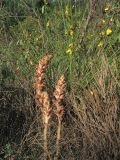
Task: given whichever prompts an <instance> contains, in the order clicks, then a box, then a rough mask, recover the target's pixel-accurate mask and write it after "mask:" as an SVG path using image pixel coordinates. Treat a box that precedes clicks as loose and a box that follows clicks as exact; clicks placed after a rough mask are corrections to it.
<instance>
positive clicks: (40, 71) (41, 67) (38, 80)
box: [35, 55, 52, 94]
mask: <svg viewBox="0 0 120 160" xmlns="http://www.w3.org/2000/svg"><path fill="white" fill-rule="evenodd" d="M51 58H52V55H46V56H44V57H43V58H42V59H41V60H40V61H39V64H38V66H37V69H36V75H35V89H36V94H39V93H40V92H41V91H42V90H43V87H44V77H45V76H44V75H45V71H46V69H47V66H48V63H49V62H50V60H51Z"/></svg>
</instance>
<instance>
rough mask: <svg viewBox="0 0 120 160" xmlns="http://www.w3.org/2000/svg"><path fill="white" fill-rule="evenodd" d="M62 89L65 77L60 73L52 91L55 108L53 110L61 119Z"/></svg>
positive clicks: (63, 89)
mask: <svg viewBox="0 0 120 160" xmlns="http://www.w3.org/2000/svg"><path fill="white" fill-rule="evenodd" d="M64 91H65V77H64V75H62V76H61V77H60V79H59V80H58V82H57V84H56V86H55V91H54V93H53V95H54V100H53V104H54V105H55V106H56V110H55V111H54V112H55V114H56V115H57V116H58V117H59V118H60V119H62V117H63V114H64V106H63V105H62V100H63V98H64Z"/></svg>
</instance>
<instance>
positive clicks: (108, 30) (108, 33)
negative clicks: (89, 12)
mask: <svg viewBox="0 0 120 160" xmlns="http://www.w3.org/2000/svg"><path fill="white" fill-rule="evenodd" d="M111 33H112V30H111V29H110V28H108V29H107V30H106V35H107V36H108V35H110V34H111Z"/></svg>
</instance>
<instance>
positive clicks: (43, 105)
mask: <svg viewBox="0 0 120 160" xmlns="http://www.w3.org/2000/svg"><path fill="white" fill-rule="evenodd" d="M51 58H52V56H51V55H47V56H44V57H43V58H42V59H41V60H40V61H39V64H38V66H37V69H36V75H35V90H36V95H35V100H36V103H37V105H38V106H39V107H40V109H41V112H42V119H43V125H44V151H45V152H44V159H45V160H47V158H48V156H49V152H48V137H47V135H48V124H49V119H50V117H51V111H52V108H51V106H50V98H49V95H48V93H47V92H46V91H44V85H45V84H44V83H45V80H44V77H45V71H46V69H47V66H48V63H49V62H50V60H51Z"/></svg>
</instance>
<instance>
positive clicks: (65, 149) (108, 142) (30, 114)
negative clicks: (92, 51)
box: [0, 56, 120, 160]
mask: <svg viewBox="0 0 120 160" xmlns="http://www.w3.org/2000/svg"><path fill="white" fill-rule="evenodd" d="M75 83H76V82H75ZM62 84H63V83H62ZM118 84H119V83H118V81H117V77H116V75H115V74H114V72H112V68H110V66H109V63H108V61H107V59H106V58H105V56H103V57H102V63H101V67H100V69H99V71H98V72H97V73H96V75H95V76H94V82H93V83H91V84H90V85H89V87H88V88H86V89H84V90H82V91H81V93H80V92H78V91H77V88H76V87H73V88H72V90H71V92H67V91H66V96H65V100H64V111H65V113H64V116H63V120H62V124H63V125H62V126H61V127H60V132H62V136H61V137H60V138H58V139H59V140H58V146H59V147H58V148H59V149H58V151H59V152H58V153H59V159H60V160H65V159H70V160H79V159H80V160H118V159H119V158H120V120H119V116H118V112H119V98H118V94H117V91H116V90H117V87H118ZM63 88H64V87H63ZM42 92H43V91H42ZM43 93H46V92H45V91H44V92H43ZM62 93H63V92H62ZM32 94H33V93H30V94H29V93H28V94H26V95H25V100H24V102H23V103H22V104H21V102H22V101H21V100H20V101H16V100H17V99H16V98H15V97H14V98H13V100H14V101H16V105H15V104H13V103H11V104H12V105H11V107H10V110H12V108H13V109H14V110H15V111H17V112H18V113H19V112H20V111H22V113H23V114H24V117H25V122H23V121H18V123H19V124H23V126H22V128H21V130H22V134H21V135H22V136H19V137H20V139H19V143H17V141H16V140H15V141H14V140H13V139H11V141H9V140H10V137H11V136H13V134H14V133H16V130H15V129H14V130H12V127H13V126H12V125H9V131H12V133H13V134H12V135H11V134H9V136H8V137H7V138H9V139H8V140H7V139H6V137H5V136H3V134H1V137H2V141H1V148H2V147H3V146H4V144H6V143H8V142H10V143H11V146H12V149H13V153H12V155H11V157H15V158H14V159H17V160H26V159H31V160H32V159H33V160H38V159H41V160H42V159H44V158H45V157H44V148H45V146H44V145H43V140H44V141H46V140H45V139H44V137H43V130H44V125H43V124H44V123H43V121H42V116H43V114H40V113H39V112H38V109H39V108H36V106H35V102H34V101H33V98H34V94H33V97H31V95H32ZM16 96H17V94H16ZM21 96H22V95H20V96H19V95H18V96H17V98H18V99H20V97H21ZM61 98H63V97H61ZM3 99H6V101H5V100H3ZM10 99H11V98H10ZM10 99H9V95H8V94H7V97H5V95H4V96H2V97H1V104H2V105H4V108H6V110H7V108H8V105H5V102H7V101H8V100H10ZM17 102H18V103H17ZM58 109H59V108H58ZM2 113H3V109H1V115H2ZM5 113H6V114H7V115H6V116H8V117H10V116H11V115H10V113H9V112H5ZM62 113H63V110H62ZM1 115H0V116H1ZM1 118H2V116H1ZM17 120H18V119H17V118H16V121H17ZM7 123H8V121H7V122H4V123H1V127H3V126H7V125H8V124H7ZM11 123H13V121H12V122H11ZM60 123H61V121H60ZM17 125H18V124H17ZM56 128H59V127H58V124H57V121H56V116H55V115H52V121H50V125H49V128H48V132H47V135H48V137H49V143H48V144H47V145H48V148H49V155H50V158H51V159H54V157H55V154H56ZM19 131H20V130H19ZM60 132H59V133H60ZM1 133H5V130H4V128H2V132H1ZM18 133H20V132H18ZM16 138H17V137H16ZM59 143H60V145H59ZM48 159H49V158H48Z"/></svg>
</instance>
